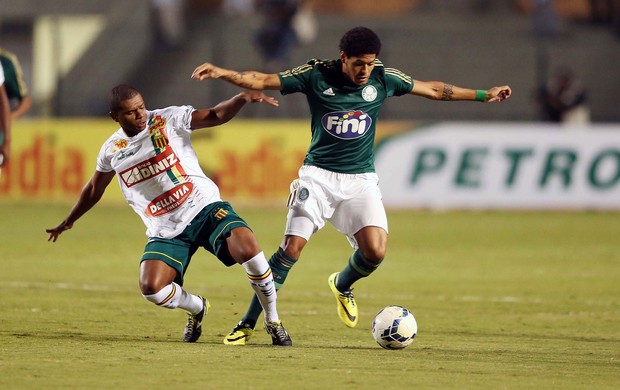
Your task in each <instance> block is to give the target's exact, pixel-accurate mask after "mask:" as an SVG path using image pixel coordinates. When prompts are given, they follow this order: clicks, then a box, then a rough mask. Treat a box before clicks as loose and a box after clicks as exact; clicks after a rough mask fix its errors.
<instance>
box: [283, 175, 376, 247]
mask: <svg viewBox="0 0 620 390" xmlns="http://www.w3.org/2000/svg"><path fill="white" fill-rule="evenodd" d="M288 207H289V212H288V215H287V217H286V229H285V232H284V234H286V235H293V236H299V237H302V238H305V239H306V240H309V239H310V236H312V234H314V233H315V232H317V231H318V230H319V229H321V228H322V227H323V226H325V221H329V222H331V224H332V225H333V226H334V227H335V228H336V230H338V231H339V232H341V233H343V234H345V235H346V236H347V239H348V240H349V243H350V244H351V246H352V247H354V248H357V242H356V241H355V237H354V236H353V235H354V234H355V233H357V232H359V231H360V230H361V229H362V228H364V227H366V226H377V227H380V228H382V229H383V230H385V231H386V232H387V231H388V224H387V216H386V214H385V208H384V207H383V202H382V201H381V190H380V189H379V177H378V176H377V174H376V173H374V172H369V173H358V174H350V173H337V172H332V171H328V170H325V169H321V168H318V167H315V166H309V165H304V166H302V167H301V168H300V169H299V179H295V180H294V181H293V182H292V183H291V194H290V195H289V200H288Z"/></svg>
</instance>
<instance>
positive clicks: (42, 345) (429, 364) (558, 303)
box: [0, 204, 620, 389]
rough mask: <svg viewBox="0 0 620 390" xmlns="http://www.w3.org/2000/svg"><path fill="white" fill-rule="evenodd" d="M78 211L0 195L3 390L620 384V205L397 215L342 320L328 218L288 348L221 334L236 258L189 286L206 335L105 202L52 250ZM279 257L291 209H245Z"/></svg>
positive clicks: (124, 215) (291, 305)
mask: <svg viewBox="0 0 620 390" xmlns="http://www.w3.org/2000/svg"><path fill="white" fill-rule="evenodd" d="M68 209H69V207H68V206H51V205H27V204H17V205H13V204H10V205H7V204H3V205H0V215H2V220H1V222H0V237H1V238H0V246H1V258H0V265H1V268H0V352H1V354H0V388H2V389H35V388H37V389H38V388H45V389H58V388H63V389H67V388H123V389H125V388H131V389H163V388H168V389H170V388H202V389H325V388H333V389H336V388H339V389H378V388H385V389H392V388H395V389H396V388H410V389H413V388H432V389H436V388H449V389H456V388H470V389H479V388H488V389H503V388H505V389H524V388H528V389H586V388H587V389H594V388H596V389H612V388H620V364H619V360H620V215H618V214H603V213H502V212H492V213H473V212H472V213H470V212H458V213H457V212H451V213H431V212H390V213H389V221H390V243H389V249H388V256H387V258H386V260H385V262H384V264H383V265H382V266H381V268H379V270H378V271H377V272H376V273H375V274H373V275H372V276H371V277H370V278H367V279H364V280H361V281H360V282H358V283H357V284H356V290H355V293H356V298H357V301H358V304H359V306H360V323H359V325H358V327H357V328H355V329H348V328H346V327H345V326H344V325H342V324H341V323H340V322H339V320H338V318H337V315H336V305H335V301H334V299H333V296H332V295H331V293H330V291H329V289H328V287H327V283H326V280H327V276H328V275H329V274H330V273H331V272H334V271H338V270H340V269H341V268H342V267H343V266H344V264H345V262H346V259H347V258H348V256H349V255H350V253H351V248H350V247H349V246H348V243H347V242H346V239H345V238H344V237H343V236H342V235H340V234H339V233H337V232H336V231H335V230H334V229H333V228H331V226H327V227H326V228H325V229H323V230H322V231H320V232H319V233H318V234H317V235H316V236H315V237H314V238H313V239H312V241H311V242H310V244H309V245H308V247H307V249H306V251H305V252H304V255H303V257H302V259H301V261H300V262H299V263H298V265H297V266H296V267H295V268H294V269H293V271H292V273H291V274H290V279H289V280H288V281H287V284H286V286H285V288H284V289H283V290H282V291H281V293H280V294H279V297H280V300H279V304H278V306H279V311H280V315H281V317H282V319H283V320H284V323H285V325H286V327H287V329H288V331H289V333H290V334H291V337H292V338H293V343H294V346H293V347H292V348H275V347H272V346H271V345H270V338H269V336H268V335H267V334H266V333H265V332H264V331H263V330H262V329H259V330H257V333H256V334H255V338H254V339H253V340H252V344H251V345H248V346H245V347H230V346H225V345H223V344H222V342H221V340H222V337H223V336H224V334H225V333H227V332H228V331H230V329H231V328H232V326H233V325H234V324H235V323H236V321H238V319H239V317H240V316H241V315H242V314H243V312H244V311H245V308H246V304H247V301H248V299H249V297H250V295H251V288H250V286H249V284H248V283H247V280H246V277H245V275H244V272H243V269H242V268H241V267H238V266H236V267H232V268H225V267H224V266H222V265H221V264H220V263H219V262H218V261H216V260H215V259H214V258H213V257H211V255H210V254H208V253H207V252H205V251H202V252H199V253H198V254H197V255H196V256H195V258H194V259H193V262H192V265H191V267H190V269H189V271H188V274H187V278H186V284H185V286H186V288H187V289H188V290H190V291H191V292H194V293H200V294H205V295H206V296H207V297H208V298H209V300H210V301H211V304H212V309H211V311H210V312H209V314H208V317H207V320H206V323H205V325H204V330H203V337H202V338H201V339H200V341H199V342H198V343H196V344H185V343H183V342H181V341H180V338H181V333H182V331H183V327H184V325H185V320H186V316H185V315H184V313H182V312H181V311H177V310H175V311H170V310H165V309H161V308H157V307H155V306H153V305H152V304H151V303H149V302H147V301H146V300H145V299H144V298H142V296H141V295H140V292H139V289H138V286H137V277H138V261H139V258H140V256H141V253H142V249H143V246H144V244H145V237H144V230H145V229H144V227H143V225H142V224H141V222H140V220H139V218H138V217H137V216H136V215H135V214H134V213H133V212H132V211H131V210H130V209H129V208H128V207H124V208H103V207H100V208H95V209H93V210H92V211H91V212H90V213H89V214H87V215H86V216H85V217H84V218H83V219H82V220H80V221H78V223H77V224H76V225H75V227H74V228H73V230H70V231H68V232H66V233H64V234H63V235H62V236H61V237H60V239H59V241H58V242H56V243H55V244H51V243H48V242H47V241H46V239H47V235H46V234H45V232H44V229H45V228H46V227H52V226H55V225H56V224H57V223H58V222H59V221H60V220H62V218H64V216H65V215H66V213H67V212H68ZM238 211H239V212H240V214H241V215H243V216H244V218H245V219H246V220H247V221H248V222H249V223H250V224H251V226H252V227H253V228H254V230H255V231H256V234H257V236H258V238H259V240H260V242H261V245H262V246H263V248H264V249H265V253H266V254H267V256H269V255H271V253H272V252H273V251H274V249H275V248H276V247H277V245H278V244H279V242H280V239H281V233H282V230H283V224H284V215H285V211H284V210H238ZM388 304H399V305H403V306H407V307H408V308H409V309H411V310H412V311H413V312H414V314H415V316H416V319H417V321H418V325H419V334H418V337H417V338H416V341H415V342H414V344H413V345H412V346H410V347H409V348H407V349H405V350H401V351H386V350H383V349H381V348H380V347H379V346H378V345H377V344H376V343H375V342H374V341H373V340H372V337H371V335H370V330H369V328H370V322H371V320H372V317H373V315H374V314H375V313H376V312H377V311H378V310H379V309H380V308H381V307H383V306H385V305H388Z"/></svg>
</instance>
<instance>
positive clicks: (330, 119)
mask: <svg viewBox="0 0 620 390" xmlns="http://www.w3.org/2000/svg"><path fill="white" fill-rule="evenodd" d="M321 124H322V125H323V128H324V129H325V131H327V132H328V133H329V134H331V135H333V136H334V137H336V138H340V139H356V138H360V137H362V136H363V135H364V133H365V132H366V130H368V129H369V128H370V125H371V124H372V119H371V118H370V116H368V114H366V113H365V112H362V111H334V112H330V113H328V114H325V115H323V118H321Z"/></svg>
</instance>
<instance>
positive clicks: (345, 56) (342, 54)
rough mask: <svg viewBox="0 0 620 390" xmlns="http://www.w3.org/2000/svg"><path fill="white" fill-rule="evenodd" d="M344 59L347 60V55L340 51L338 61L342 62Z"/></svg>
mask: <svg viewBox="0 0 620 390" xmlns="http://www.w3.org/2000/svg"><path fill="white" fill-rule="evenodd" d="M345 58H347V55H346V54H345V53H344V52H343V51H341V52H340V61H342V62H344V60H345Z"/></svg>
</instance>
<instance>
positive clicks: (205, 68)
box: [192, 62, 220, 80]
mask: <svg viewBox="0 0 620 390" xmlns="http://www.w3.org/2000/svg"><path fill="white" fill-rule="evenodd" d="M219 69H220V68H218V67H217V66H215V65H213V64H210V63H208V62H205V63H204V64H202V65H200V66H198V67H197V68H196V69H194V72H193V73H192V78H193V79H196V80H204V79H217V78H219V77H220V72H219Z"/></svg>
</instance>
